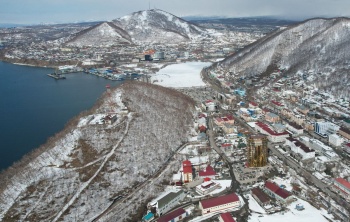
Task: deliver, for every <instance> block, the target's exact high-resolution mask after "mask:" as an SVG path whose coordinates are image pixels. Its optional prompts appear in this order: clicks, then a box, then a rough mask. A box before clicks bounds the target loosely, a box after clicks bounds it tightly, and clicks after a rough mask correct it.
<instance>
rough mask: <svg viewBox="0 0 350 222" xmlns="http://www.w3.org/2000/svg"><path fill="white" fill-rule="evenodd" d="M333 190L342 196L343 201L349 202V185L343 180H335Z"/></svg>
mask: <svg viewBox="0 0 350 222" xmlns="http://www.w3.org/2000/svg"><path fill="white" fill-rule="evenodd" d="M333 190H335V191H336V192H337V193H339V194H340V195H341V196H343V197H344V198H345V199H347V200H350V183H349V181H347V180H345V179H343V178H336V179H335V180H334V183H333Z"/></svg>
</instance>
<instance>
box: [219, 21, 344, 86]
mask: <svg viewBox="0 0 350 222" xmlns="http://www.w3.org/2000/svg"><path fill="white" fill-rule="evenodd" d="M349 35H350V19H348V18H334V19H312V20H308V21H305V22H303V23H301V24H298V25H295V26H292V27H289V28H286V29H280V30H277V31H275V32H274V33H272V34H270V35H268V36H266V37H264V38H262V39H260V40H259V41H257V42H256V43H254V44H251V45H250V46H248V47H246V48H244V49H243V50H241V51H240V52H238V53H236V54H234V55H232V56H230V57H228V58H226V59H225V60H224V61H222V62H220V63H219V65H218V67H220V68H221V69H224V70H226V71H229V72H231V75H245V76H255V75H260V74H262V73H264V72H265V71H266V70H270V71H272V70H273V69H274V68H276V67H280V68H286V69H287V74H294V73H297V72H298V71H301V72H305V71H309V70H312V71H313V72H314V73H319V75H320V76H321V77H319V78H315V82H318V81H322V82H325V83H326V84H325V85H324V86H322V87H329V86H332V85H338V86H339V87H342V86H346V85H347V84H349V83H350V82H349V81H350V80H349V79H350V78H349V74H348V71H349V65H350V63H349V59H350V39H349V38H348V36H349ZM268 68H271V69H268ZM323 74H324V75H328V76H329V74H332V75H331V78H330V79H329V81H324V76H322V75H323ZM322 87H321V88H322Z"/></svg>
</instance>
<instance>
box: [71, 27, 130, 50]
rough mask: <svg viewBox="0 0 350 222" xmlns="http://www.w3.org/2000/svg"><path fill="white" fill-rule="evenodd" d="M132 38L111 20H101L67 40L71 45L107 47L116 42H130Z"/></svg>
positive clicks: (116, 43)
mask: <svg viewBox="0 0 350 222" xmlns="http://www.w3.org/2000/svg"><path fill="white" fill-rule="evenodd" d="M130 43H132V40H131V38H130V36H129V34H128V33H127V32H126V31H124V30H123V29H121V28H120V27H118V26H116V25H115V24H113V23H111V22H103V23H100V24H98V25H96V26H93V27H91V28H89V29H86V30H83V31H82V32H79V33H77V35H76V36H75V37H74V38H73V39H72V40H70V41H69V42H67V44H68V45H72V46H78V47H82V46H92V45H93V46H100V47H108V46H111V45H118V44H130Z"/></svg>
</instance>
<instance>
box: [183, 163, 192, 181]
mask: <svg viewBox="0 0 350 222" xmlns="http://www.w3.org/2000/svg"><path fill="white" fill-rule="evenodd" d="M192 180H193V175H192V163H191V161H189V160H185V161H183V162H182V182H184V183H189V182H191V181H192Z"/></svg>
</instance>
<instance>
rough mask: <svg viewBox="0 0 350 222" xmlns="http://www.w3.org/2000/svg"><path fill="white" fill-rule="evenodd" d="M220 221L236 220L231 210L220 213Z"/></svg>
mask: <svg viewBox="0 0 350 222" xmlns="http://www.w3.org/2000/svg"><path fill="white" fill-rule="evenodd" d="M219 221H220V222H236V221H235V219H233V217H232V216H231V214H230V213H229V212H227V213H222V214H220V216H219Z"/></svg>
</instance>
